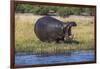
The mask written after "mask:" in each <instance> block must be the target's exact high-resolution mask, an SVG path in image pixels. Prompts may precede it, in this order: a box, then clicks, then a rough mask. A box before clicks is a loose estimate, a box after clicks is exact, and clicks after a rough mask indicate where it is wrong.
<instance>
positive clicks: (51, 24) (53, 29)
mask: <svg viewBox="0 0 100 69" xmlns="http://www.w3.org/2000/svg"><path fill="white" fill-rule="evenodd" d="M74 26H77V24H76V23H75V22H66V23H64V22H62V21H60V20H58V19H56V18H54V17H51V16H44V17H41V18H39V19H38V20H37V21H36V23H35V27H34V32H35V34H36V36H37V37H38V38H39V39H40V40H41V41H43V42H53V41H56V42H59V41H66V40H68V39H69V38H70V36H71V35H72V33H71V27H74Z"/></svg>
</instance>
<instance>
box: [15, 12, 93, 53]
mask: <svg viewBox="0 0 100 69" xmlns="http://www.w3.org/2000/svg"><path fill="white" fill-rule="evenodd" d="M40 17H42V16H37V15H32V14H16V15H15V42H16V44H15V45H16V49H15V50H16V52H33V53H62V52H65V51H71V50H93V49H94V17H84V16H70V17H67V18H61V17H55V18H57V19H59V20H61V21H63V22H67V21H75V22H76V23H77V27H75V28H72V33H73V34H74V40H75V41H76V42H75V41H74V42H72V43H60V44H57V43H55V42H52V43H45V42H41V41H40V40H39V39H38V38H37V37H36V35H35V33H34V24H35V22H36V21H37V19H39V18H40ZM77 42H78V43H77Z"/></svg>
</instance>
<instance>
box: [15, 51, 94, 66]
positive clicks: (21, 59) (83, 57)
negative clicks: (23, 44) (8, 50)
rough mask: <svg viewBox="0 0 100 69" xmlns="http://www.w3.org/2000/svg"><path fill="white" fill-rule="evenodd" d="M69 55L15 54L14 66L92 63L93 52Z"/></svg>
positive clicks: (77, 52) (78, 52) (79, 52)
mask: <svg viewBox="0 0 100 69" xmlns="http://www.w3.org/2000/svg"><path fill="white" fill-rule="evenodd" d="M69 54H70V55H69ZM69 54H68V53H65V54H59V55H48V56H44V55H35V54H25V53H17V54H16V55H15V64H16V65H25V64H27V65H32V64H54V63H70V62H85V61H94V58H95V56H94V52H93V51H76V52H71V53H69Z"/></svg>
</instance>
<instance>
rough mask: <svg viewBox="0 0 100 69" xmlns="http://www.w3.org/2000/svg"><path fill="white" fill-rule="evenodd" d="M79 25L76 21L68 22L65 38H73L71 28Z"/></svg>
mask: <svg viewBox="0 0 100 69" xmlns="http://www.w3.org/2000/svg"><path fill="white" fill-rule="evenodd" d="M75 26H77V24H76V23H75V22H67V24H66V27H65V36H64V40H69V39H73V35H72V33H71V28H72V27H75Z"/></svg>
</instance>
